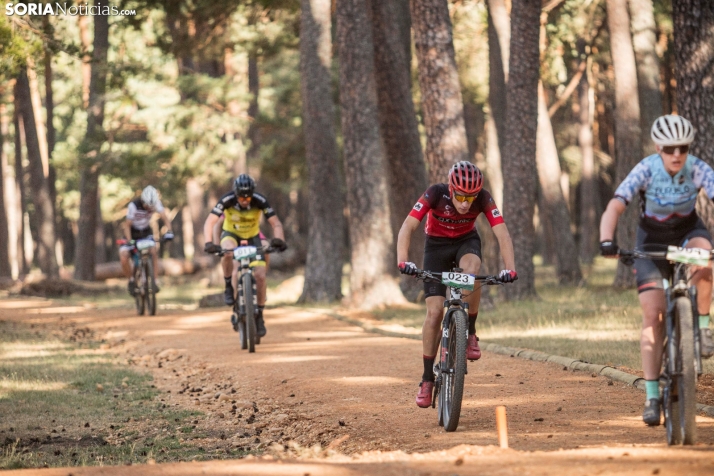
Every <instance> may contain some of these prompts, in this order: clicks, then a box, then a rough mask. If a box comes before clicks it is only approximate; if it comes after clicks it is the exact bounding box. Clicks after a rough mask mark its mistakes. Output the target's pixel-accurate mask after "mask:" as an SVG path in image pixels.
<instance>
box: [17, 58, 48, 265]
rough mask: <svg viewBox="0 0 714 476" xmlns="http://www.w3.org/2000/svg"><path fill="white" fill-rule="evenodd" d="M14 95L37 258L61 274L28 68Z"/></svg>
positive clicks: (18, 81) (19, 80)
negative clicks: (18, 118)
mask: <svg viewBox="0 0 714 476" xmlns="http://www.w3.org/2000/svg"><path fill="white" fill-rule="evenodd" d="M15 95H16V97H17V99H18V103H19V106H20V114H21V116H22V124H23V126H24V131H25V146H26V148H27V160H28V165H29V172H30V187H31V188H32V203H33V206H34V213H33V217H32V218H33V220H34V223H35V228H36V230H37V237H38V242H37V254H38V256H37V258H38V263H39V265H40V269H41V270H42V272H43V273H44V274H45V275H47V276H48V277H57V276H59V268H58V266H57V257H56V256H55V241H56V239H55V222H54V213H53V208H54V207H53V206H52V201H51V198H50V189H49V184H48V181H47V175H46V174H45V168H44V165H43V161H42V155H41V152H40V143H39V141H38V135H37V128H36V120H35V113H34V109H33V106H32V98H31V92H30V82H29V79H28V77H27V71H26V69H24V68H23V69H21V70H20V73H19V75H18V78H17V82H16V83H15Z"/></svg>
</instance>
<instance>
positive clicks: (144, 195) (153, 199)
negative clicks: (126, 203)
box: [141, 185, 159, 208]
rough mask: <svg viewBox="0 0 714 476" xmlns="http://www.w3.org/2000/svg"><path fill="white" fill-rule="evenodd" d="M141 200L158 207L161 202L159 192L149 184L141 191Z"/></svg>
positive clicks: (152, 206) (150, 205)
mask: <svg viewBox="0 0 714 476" xmlns="http://www.w3.org/2000/svg"><path fill="white" fill-rule="evenodd" d="M141 201H142V202H144V204H145V205H147V206H149V207H151V208H156V205H157V204H158V203H159V192H158V191H157V190H156V189H155V188H154V187H152V186H151V185H149V186H148V187H146V188H145V189H144V190H143V191H142V192H141Z"/></svg>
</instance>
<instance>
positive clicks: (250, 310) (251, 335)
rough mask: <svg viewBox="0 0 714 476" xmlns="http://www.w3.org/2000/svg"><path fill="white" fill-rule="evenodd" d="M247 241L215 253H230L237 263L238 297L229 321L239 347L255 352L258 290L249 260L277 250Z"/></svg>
mask: <svg viewBox="0 0 714 476" xmlns="http://www.w3.org/2000/svg"><path fill="white" fill-rule="evenodd" d="M245 243H247V241H241V245H240V246H238V247H237V248H234V249H232V250H222V251H219V252H217V253H215V254H216V255H218V256H223V255H225V254H229V253H231V254H232V255H233V260H234V261H237V262H238V263H239V267H238V277H237V279H236V288H237V289H236V290H237V294H238V298H237V299H236V300H235V302H234V303H233V313H232V314H231V323H232V324H233V329H234V330H237V331H238V335H239V337H240V348H241V349H242V350H245V349H248V352H251V353H252V352H255V346H256V345H257V344H260V337H259V336H258V329H257V326H256V322H255V317H256V316H255V314H256V312H255V311H256V308H257V307H258V292H257V288H256V282H255V277H254V276H253V269H252V268H251V267H250V263H251V261H253V259H254V258H255V257H256V255H258V254H259V253H262V254H263V255H267V254H270V253H273V252H275V251H278V250H277V249H276V248H274V247H272V246H263V247H256V246H247V245H246V244H245Z"/></svg>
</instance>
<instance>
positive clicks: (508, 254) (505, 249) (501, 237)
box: [492, 223, 516, 271]
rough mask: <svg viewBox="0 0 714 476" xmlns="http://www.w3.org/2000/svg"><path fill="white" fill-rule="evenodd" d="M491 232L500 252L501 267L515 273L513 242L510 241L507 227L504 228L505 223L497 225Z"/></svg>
mask: <svg viewBox="0 0 714 476" xmlns="http://www.w3.org/2000/svg"><path fill="white" fill-rule="evenodd" d="M492 230H493V234H494V235H496V239H497V240H498V247H499V248H500V250H501V257H502V258H503V265H504V266H505V267H506V269H510V270H513V271H516V254H515V252H514V251H513V240H511V234H510V233H509V232H508V227H506V224H505V223H499V224H498V225H496V226H494V227H493V228H492Z"/></svg>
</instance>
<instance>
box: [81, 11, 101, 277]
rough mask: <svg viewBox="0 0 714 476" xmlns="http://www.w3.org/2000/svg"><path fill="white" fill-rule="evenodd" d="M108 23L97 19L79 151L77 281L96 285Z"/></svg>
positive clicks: (95, 21)
mask: <svg viewBox="0 0 714 476" xmlns="http://www.w3.org/2000/svg"><path fill="white" fill-rule="evenodd" d="M108 49H109V23H108V17H107V16H104V15H95V16H94V51H93V53H92V75H91V81H90V83H89V109H88V114H87V132H86V134H85V136H84V141H83V143H82V145H81V147H80V150H81V152H80V153H81V157H80V168H81V171H82V172H81V173H82V176H81V180H80V185H79V191H80V201H79V223H78V233H77V248H76V253H75V256H76V259H75V272H74V277H75V279H82V280H87V281H93V280H94V276H95V274H94V273H95V238H96V237H95V234H96V230H97V198H98V188H99V174H100V168H101V147H102V144H103V143H104V140H105V135H104V128H103V123H104V101H105V98H104V94H105V92H106V81H107V52H108Z"/></svg>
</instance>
